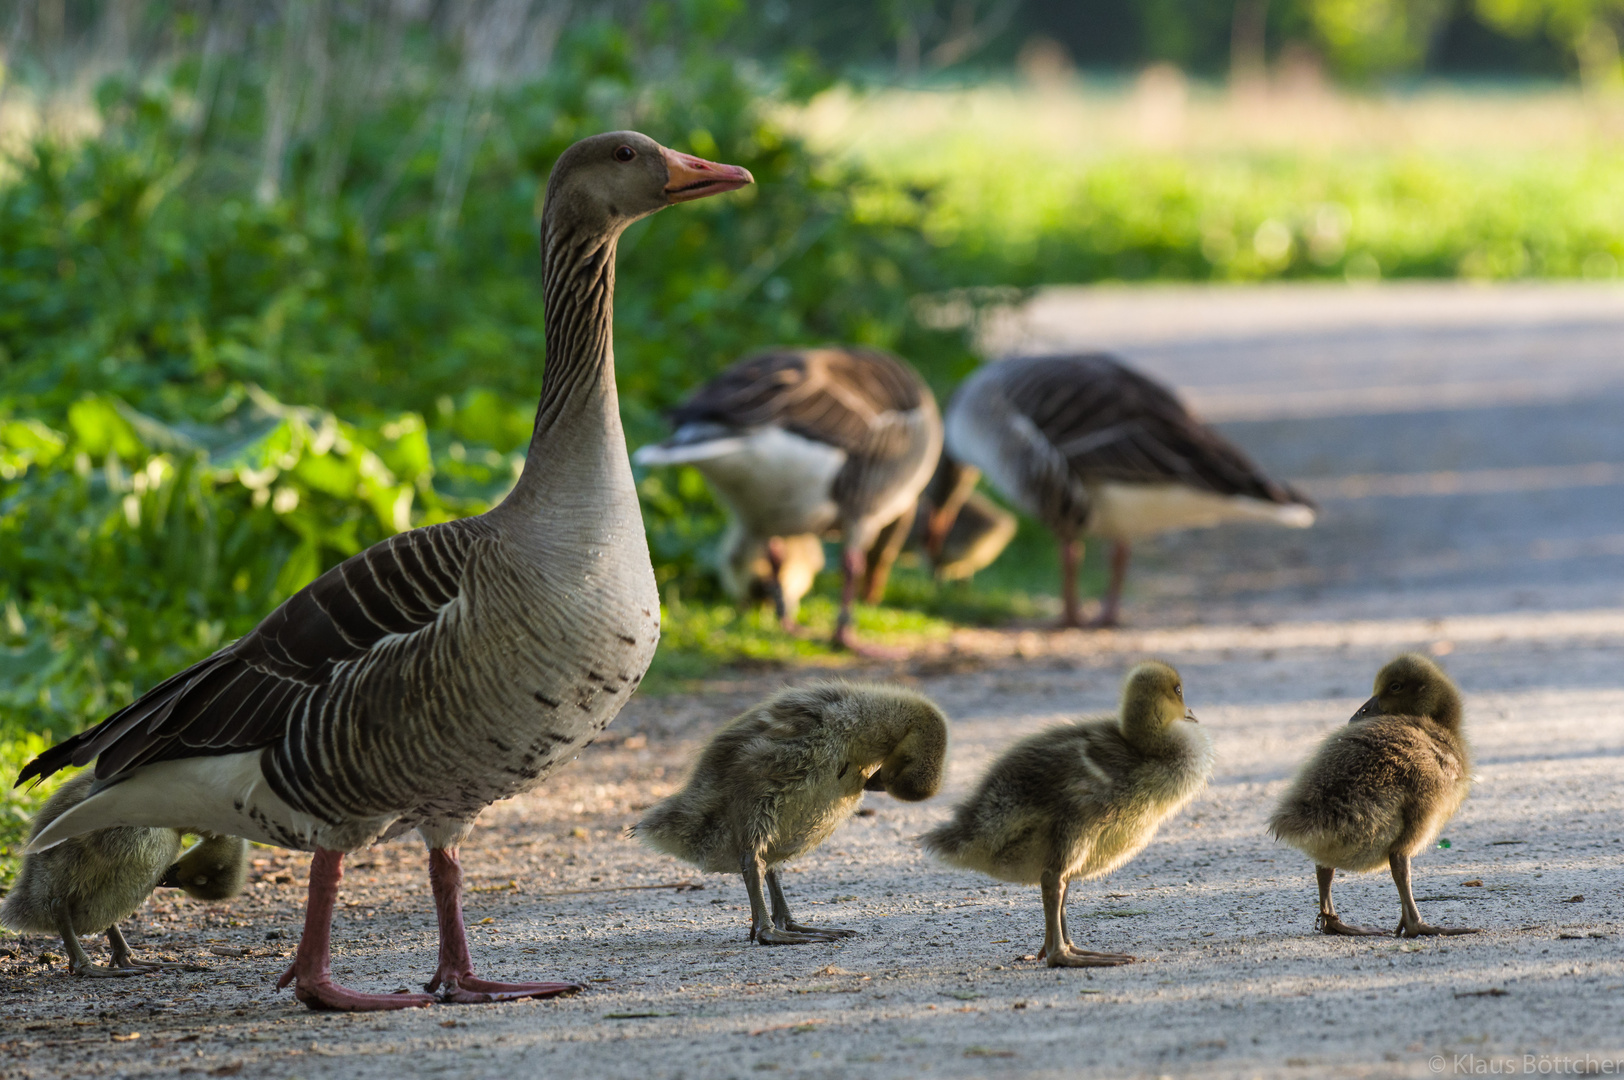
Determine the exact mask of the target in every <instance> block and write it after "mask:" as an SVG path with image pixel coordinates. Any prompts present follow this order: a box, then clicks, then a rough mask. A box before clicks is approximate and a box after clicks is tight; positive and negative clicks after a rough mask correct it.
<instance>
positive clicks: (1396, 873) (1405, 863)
mask: <svg viewBox="0 0 1624 1080" xmlns="http://www.w3.org/2000/svg"><path fill="white" fill-rule="evenodd" d="M1387 865H1388V866H1389V867H1390V868H1391V869H1392V871H1393V884H1394V885H1397V886H1398V899H1399V904H1400V910H1401V912H1402V914H1401V915H1400V916H1399V920H1398V929H1397V930H1395V931H1394V934H1395V935H1397V936H1398V937H1430V936H1433V935H1439V934H1441V935H1443V936H1445V937H1454V936H1455V935H1457V934H1480V933H1482V931H1481V930H1478V929H1477V928H1475V927H1470V926H1430V925H1428V924H1427V923H1424V922H1422V921H1421V911H1420V909H1419V908H1417V907H1416V906H1415V894H1414V893H1412V892H1410V857H1409V856H1408V855H1401V854H1399V853H1398V852H1396V851H1395V852H1394V853H1392V854H1391V855H1389V856H1387Z"/></svg>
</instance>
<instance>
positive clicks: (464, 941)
mask: <svg viewBox="0 0 1624 1080" xmlns="http://www.w3.org/2000/svg"><path fill="white" fill-rule="evenodd" d="M429 885H430V886H431V887H432V888H433V889H434V910H435V912H436V914H438V916H439V919H440V967H439V970H437V971H436V972H435V973H434V978H433V979H431V980H429V984H428V985H427V986H425V987H424V988H423V989H425V990H428V991H431V992H432V991H434V990H439V991H440V1000H441V1001H446V1002H452V1003H455V1004H458V1005H480V1004H484V1003H485V1002H488V1001H514V1000H516V999H518V998H529V997H557V996H558V995H559V994H573V993H575V992H576V991H578V990H584V989H585V987H583V986H581V985H580V984H579V983H556V982H544V983H531V982H526V983H502V982H490V981H488V980H486V979H481V978H479V977H477V976H476V975H475V974H474V962H473V958H472V957H470V956H469V955H468V933H467V931H466V930H465V929H464V928H463V925H462V863H460V862H458V861H457V849H456V848H430V849H429Z"/></svg>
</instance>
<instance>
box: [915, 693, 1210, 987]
mask: <svg viewBox="0 0 1624 1080" xmlns="http://www.w3.org/2000/svg"><path fill="white" fill-rule="evenodd" d="M1211 775H1212V744H1211V742H1209V741H1208V739H1207V736H1206V734H1205V733H1204V732H1202V730H1201V729H1200V728H1199V727H1197V726H1196V719H1195V714H1194V713H1193V712H1191V711H1190V709H1189V708H1188V707H1186V706H1185V704H1184V686H1183V683H1182V681H1181V680H1180V679H1179V673H1178V672H1177V671H1176V670H1174V669H1173V668H1172V667H1171V666H1169V665H1167V664H1164V663H1161V662H1159V661H1148V662H1146V663H1143V664H1140V665H1138V666H1137V667H1135V668H1134V669H1133V670H1132V671H1131V672H1129V674H1128V679H1127V683H1126V684H1125V685H1124V687H1123V691H1122V705H1121V708H1120V709H1119V711H1118V713H1117V715H1116V716H1109V717H1100V718H1098V719H1091V720H1083V721H1080V722H1078V723H1075V724H1064V725H1062V726H1060V727H1054V728H1050V729H1049V730H1047V731H1040V732H1038V733H1037V734H1036V735H1031V736H1028V737H1027V738H1025V739H1022V740H1020V741H1019V742H1017V743H1016V744H1015V745H1014V746H1012V747H1010V748H1009V749H1008V750H1007V751H1005V753H1004V754H1003V756H1002V757H1000V758H999V759H998V760H997V761H995V762H993V764H992V767H991V768H989V769H988V770H987V774H986V775H985V776H984V777H982V778H981V783H980V784H979V785H978V786H977V787H976V790H975V792H974V794H972V795H971V796H970V797H969V798H968V799H966V800H965V801H964V802H963V803H961V804H960V805H959V806H958V808H957V809H956V810H955V811H954V814H953V818H952V819H951V820H950V821H947V822H945V823H944V824H942V825H939V826H937V827H936V828H934V829H932V830H931V831H930V832H928V833H926V834H925V836H924V837H923V838H922V839H923V842H924V845H925V848H926V849H927V850H928V851H930V852H932V853H933V854H935V855H937V856H939V857H941V858H942V859H944V860H946V861H947V862H950V863H952V864H954V865H955V866H962V867H965V868H966V869H970V870H979V871H981V872H982V873H984V874H990V875H991V876H993V877H995V878H998V879H999V880H1001V881H1015V882H1020V883H1022V884H1025V885H1038V886H1040V887H1041V888H1042V890H1043V919H1044V934H1043V952H1042V953H1041V954H1040V958H1046V959H1047V960H1048V963H1049V966H1050V967H1115V966H1116V965H1118V964H1128V963H1132V962H1133V961H1134V959H1135V957H1133V956H1129V955H1127V954H1126V953H1100V952H1091V951H1089V950H1087V949H1079V948H1078V947H1077V946H1076V945H1075V944H1073V943H1072V940H1071V934H1070V932H1069V931H1068V930H1067V928H1066V892H1067V888H1068V886H1069V884H1070V883H1071V882H1072V881H1075V880H1080V879H1086V878H1092V877H1098V876H1100V875H1101V874H1107V873H1110V872H1111V871H1112V870H1115V869H1116V868H1117V867H1119V866H1121V865H1122V864H1123V863H1125V862H1127V861H1128V860H1129V859H1131V858H1133V857H1134V856H1135V855H1137V854H1138V853H1139V852H1140V851H1141V850H1143V849H1144V847H1145V845H1146V844H1148V843H1150V841H1151V839H1152V838H1153V837H1154V836H1155V835H1156V829H1157V827H1158V826H1160V825H1161V823H1162V821H1163V820H1164V819H1166V818H1168V817H1169V816H1171V815H1172V814H1174V813H1176V812H1177V811H1178V810H1179V808H1180V807H1182V806H1183V805H1184V804H1185V803H1187V802H1189V801H1190V800H1191V799H1193V798H1195V796H1196V794H1197V793H1199V792H1200V791H1201V789H1202V788H1203V787H1205V786H1206V783H1207V778H1208V777H1209V776H1211Z"/></svg>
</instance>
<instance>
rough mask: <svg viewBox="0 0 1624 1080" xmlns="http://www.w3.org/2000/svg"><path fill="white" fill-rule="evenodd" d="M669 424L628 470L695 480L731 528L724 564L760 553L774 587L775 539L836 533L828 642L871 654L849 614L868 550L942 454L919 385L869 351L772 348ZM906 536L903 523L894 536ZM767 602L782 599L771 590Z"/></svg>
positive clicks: (784, 612)
mask: <svg viewBox="0 0 1624 1080" xmlns="http://www.w3.org/2000/svg"><path fill="white" fill-rule="evenodd" d="M671 422H672V424H673V426H674V427H675V429H676V430H675V431H674V432H673V433H672V435H671V437H670V438H669V439H666V440H665V441H664V442H661V443H657V444H654V445H651V446H645V447H643V448H642V449H640V450H638V451H637V453H636V454H635V455H634V456H633V458H632V460H633V461H635V462H637V463H638V464H639V465H682V464H687V465H692V466H694V467H695V468H696V469H698V470H699V471H700V472H701V473H703V474H704V476H705V479H706V480H708V481H709V482H710V484H711V486H712V487H713V488H714V489H715V490H716V493H717V494H718V495H719V496H720V497H721V499H722V501H723V502H724V503H726V504H727V507H728V509H729V510H730V511H731V513H732V515H733V517H734V519H735V521H736V522H737V526H736V527H734V528H730V529H729V531H728V536H727V542H728V545H729V546H728V548H727V549H726V550H724V552H723V554H722V561H723V563H724V564H732V563H736V562H738V561H740V559H741V558H742V556H741V555H740V554H739V552H740V551H741V550H742V551H751V550H754V549H756V548H757V547H758V546H759V547H760V548H762V549H763V550H765V551H766V553H767V557H768V559H769V562H770V564H771V567H772V571H773V575H774V578H775V579H777V578H778V576H779V570H780V567H781V566H782V563H783V560H784V557H785V552H784V543H783V539H784V538H785V537H791V536H799V535H802V534H811V535H812V536H821V535H822V534H823V533H825V532H827V531H828V530H830V529H835V528H838V529H839V530H840V532H841V538H842V540H843V542H844V545H845V552H844V556H843V558H842V561H841V569H842V571H843V573H844V576H845V584H844V588H843V590H842V592H841V599H840V617H839V620H838V622H837V623H836V626H835V635H834V640H835V643H836V644H837V645H841V646H843V647H846V648H851V649H853V650H856V651H861V652H880V651H881V650H876V649H872V648H863V647H860V646H859V645H858V643H857V641H856V639H855V636H854V635H853V632H852V626H851V617H852V616H851V608H852V603H853V601H854V600H855V599H856V595H857V588H858V584H859V582H860V580H861V579H862V578H863V577H864V574H865V573H866V572H868V571H869V569H870V568H869V566H868V557H867V552H868V551H869V548H870V547H871V546H873V544H874V541H875V540H876V538H877V537H878V536H879V534H880V531H881V530H882V529H883V528H884V527H885V526H886V525H888V524H890V523H891V522H894V521H896V520H897V519H899V518H901V517H903V516H904V515H911V514H912V513H913V511H914V507H915V504H916V503H917V502H918V500H919V493H920V491H921V490H923V488H924V486H925V484H926V482H927V481H928V480H929V479H930V475H931V470H932V469H934V468H935V467H936V459H937V457H938V456H939V455H940V453H941V448H942V422H941V416H940V415H939V414H938V412H937V410H936V399H935V398H934V397H933V396H932V395H931V392H930V388H929V387H928V386H926V385H925V382H924V380H923V379H921V378H920V377H919V375H918V374H917V373H916V372H914V370H913V369H912V368H910V367H909V366H908V365H907V364H905V363H903V362H902V361H901V360H900V359H898V358H897V357H895V356H892V355H891V354H889V353H885V352H881V351H880V350H878V349H867V348H860V347H856V346H850V347H845V348H835V347H828V348H816V349H770V350H768V351H766V352H762V353H758V354H756V355H754V356H750V357H747V358H745V359H743V360H741V361H739V362H738V363H736V364H734V365H733V366H732V367H730V368H728V369H727V370H726V371H723V372H722V373H721V374H720V375H718V376H716V378H714V379H712V380H711V381H710V382H708V383H706V384H705V385H704V386H701V387H700V388H699V389H698V390H696V391H695V392H694V394H693V396H692V397H690V398H689V399H688V400H687V401H686V402H684V403H683V404H682V405H680V406H678V407H677V408H676V409H675V410H674V411H673V412H672V413H671ZM907 531H908V530H907V526H906V523H904V524H903V527H902V536H904V537H905V536H906V535H907ZM894 546H895V547H900V538H899V541H898V543H897V544H896V545H894ZM890 555H891V556H892V557H894V555H895V551H894V550H890ZM883 557H884V556H883V555H882V558H883ZM885 569H888V566H884V567H882V566H876V567H874V568H873V571H874V573H872V574H870V575H869V577H870V581H869V588H868V596H869V598H870V599H877V598H878V597H877V595H876V594H877V593H878V592H881V591H883V589H884V578H883V571H884V570H885ZM774 592H775V595H776V596H778V597H781V595H782V589H781V587H775V590H774ZM776 605H777V608H778V616H779V618H780V620H781V621H783V622H784V626H785V629H787V630H791V631H794V630H795V627H794V625H793V623H791V622H790V619H789V612H788V607H787V605H786V604H785V603H784V602H783V601H782V599H781V598H780V599H777V600H776Z"/></svg>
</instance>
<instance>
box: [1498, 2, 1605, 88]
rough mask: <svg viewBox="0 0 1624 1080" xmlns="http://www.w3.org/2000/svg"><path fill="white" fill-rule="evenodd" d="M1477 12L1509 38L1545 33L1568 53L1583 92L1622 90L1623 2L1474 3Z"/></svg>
mask: <svg viewBox="0 0 1624 1080" xmlns="http://www.w3.org/2000/svg"><path fill="white" fill-rule="evenodd" d="M1477 10H1478V12H1479V13H1480V14H1481V15H1482V16H1483V18H1484V19H1485V20H1486V21H1487V22H1489V23H1490V24H1491V25H1493V26H1495V27H1497V28H1498V29H1500V30H1501V31H1503V32H1504V33H1507V34H1510V35H1513V36H1517V37H1524V38H1526V37H1530V36H1532V35H1534V34H1536V33H1537V32H1538V31H1539V30H1541V29H1544V31H1545V32H1546V34H1548V35H1549V36H1550V37H1551V38H1552V39H1554V40H1555V41H1557V42H1558V43H1560V44H1561V45H1563V46H1564V47H1565V48H1568V49H1570V50H1572V53H1573V56H1574V59H1575V60H1577V61H1578V65H1579V77H1580V79H1581V81H1582V82H1583V83H1584V85H1585V88H1586V89H1587V90H1591V91H1608V92H1617V91H1618V90H1620V89H1624V67H1621V65H1620V63H1619V47H1618V36H1619V29H1620V27H1621V25H1624V0H1477Z"/></svg>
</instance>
